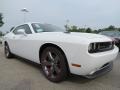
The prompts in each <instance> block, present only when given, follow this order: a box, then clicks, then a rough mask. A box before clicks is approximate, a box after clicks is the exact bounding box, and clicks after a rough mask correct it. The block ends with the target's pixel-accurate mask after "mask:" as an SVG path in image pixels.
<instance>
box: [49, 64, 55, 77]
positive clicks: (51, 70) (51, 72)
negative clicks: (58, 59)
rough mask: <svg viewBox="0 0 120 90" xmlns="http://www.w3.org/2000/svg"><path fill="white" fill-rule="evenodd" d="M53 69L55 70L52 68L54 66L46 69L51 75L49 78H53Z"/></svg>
mask: <svg viewBox="0 0 120 90" xmlns="http://www.w3.org/2000/svg"><path fill="white" fill-rule="evenodd" d="M54 71H55V70H54V67H53V66H51V67H50V69H49V71H48V72H49V73H48V76H49V77H51V78H53V77H54Z"/></svg>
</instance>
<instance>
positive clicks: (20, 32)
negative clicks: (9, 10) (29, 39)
mask: <svg viewBox="0 0 120 90" xmlns="http://www.w3.org/2000/svg"><path fill="white" fill-rule="evenodd" d="M17 33H18V34H19V35H24V36H27V34H26V33H25V30H24V29H19V30H18V32H17Z"/></svg>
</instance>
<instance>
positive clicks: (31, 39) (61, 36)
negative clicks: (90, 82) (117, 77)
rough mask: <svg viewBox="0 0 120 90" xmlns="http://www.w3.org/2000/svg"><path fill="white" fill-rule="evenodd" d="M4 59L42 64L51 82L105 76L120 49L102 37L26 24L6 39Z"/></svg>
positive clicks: (16, 28)
mask: <svg viewBox="0 0 120 90" xmlns="http://www.w3.org/2000/svg"><path fill="white" fill-rule="evenodd" d="M3 44H4V51H5V56H6V57H7V58H11V57H12V56H13V55H17V56H20V57H23V58H25V59H28V60H31V61H33V62H36V63H38V64H41V67H42V70H43V73H44V75H45V77H46V78H47V79H48V80H50V81H52V82H59V81H62V80H64V79H65V78H66V77H67V76H68V74H69V73H72V74H76V75H81V76H84V77H87V78H95V77H97V76H100V75H101V74H105V73H106V72H108V71H110V70H111V69H112V67H113V61H114V60H115V58H116V57H117V54H118V48H117V47H116V46H115V45H114V42H113V41H112V40H111V39H110V38H108V37H106V36H102V35H97V34H88V33H75V32H68V31H65V30H64V29H61V28H59V27H57V26H54V25H50V24H40V23H25V24H22V25H19V26H17V27H15V28H14V29H13V30H12V31H11V32H10V33H8V34H7V35H5V36H4V40H3Z"/></svg>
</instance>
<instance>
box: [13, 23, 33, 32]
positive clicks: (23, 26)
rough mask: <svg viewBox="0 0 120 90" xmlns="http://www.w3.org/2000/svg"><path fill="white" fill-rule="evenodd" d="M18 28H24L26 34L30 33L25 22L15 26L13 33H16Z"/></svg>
mask: <svg viewBox="0 0 120 90" xmlns="http://www.w3.org/2000/svg"><path fill="white" fill-rule="evenodd" d="M19 29H24V30H25V33H26V34H32V32H31V30H30V27H29V26H28V25H27V24H25V25H21V26H18V27H16V28H15V30H14V31H13V33H14V34H18V30H19Z"/></svg>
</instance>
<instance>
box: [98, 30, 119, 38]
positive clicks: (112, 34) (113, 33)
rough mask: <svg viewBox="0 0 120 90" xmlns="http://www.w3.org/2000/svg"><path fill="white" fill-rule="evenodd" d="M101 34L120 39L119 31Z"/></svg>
mask: <svg viewBox="0 0 120 90" xmlns="http://www.w3.org/2000/svg"><path fill="white" fill-rule="evenodd" d="M100 34H102V35H106V36H110V37H120V32H119V31H104V32H101V33H100Z"/></svg>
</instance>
